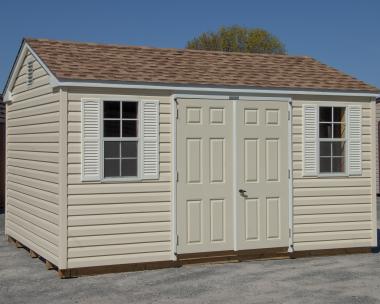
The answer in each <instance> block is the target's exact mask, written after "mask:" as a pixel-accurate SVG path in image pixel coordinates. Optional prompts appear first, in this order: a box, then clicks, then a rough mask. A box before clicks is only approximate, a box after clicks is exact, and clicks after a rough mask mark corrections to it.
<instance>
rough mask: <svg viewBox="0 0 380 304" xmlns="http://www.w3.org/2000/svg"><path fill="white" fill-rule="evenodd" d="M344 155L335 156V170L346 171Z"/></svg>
mask: <svg viewBox="0 0 380 304" xmlns="http://www.w3.org/2000/svg"><path fill="white" fill-rule="evenodd" d="M344 171H345V170H344V157H334V158H333V172H337V173H338V172H344Z"/></svg>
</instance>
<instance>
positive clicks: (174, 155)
mask: <svg viewBox="0 0 380 304" xmlns="http://www.w3.org/2000/svg"><path fill="white" fill-rule="evenodd" d="M177 98H183V99H211V100H217V99H219V100H229V99H231V102H232V103H233V134H232V140H233V143H234V147H233V151H232V153H233V168H234V170H233V189H232V191H234V193H235V195H233V209H234V219H233V220H234V250H235V251H236V250H237V221H236V215H237V214H236V213H237V210H236V207H237V197H238V194H237V193H238V191H237V190H238V189H237V171H236V161H237V160H236V155H237V154H236V153H237V150H236V149H237V147H236V139H237V138H236V126H237V120H236V105H237V102H238V101H239V100H244V101H259V100H261V101H263V100H265V101H277V102H278V101H283V102H287V103H288V111H289V114H288V115H290V117H289V119H288V170H289V178H288V187H289V193H288V206H289V210H288V217H289V248H288V251H289V252H294V248H293V157H292V151H293V149H292V133H293V132H292V120H293V119H292V118H293V117H292V116H293V113H292V98H289V97H257V96H234V98H230V96H225V95H193V94H173V95H171V99H170V100H171V110H172V113H171V118H172V122H173V126H172V195H171V199H172V213H171V231H172V233H171V238H172V242H171V258H172V260H173V261H176V260H177V109H178V102H177Z"/></svg>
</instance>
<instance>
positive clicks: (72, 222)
mask: <svg viewBox="0 0 380 304" xmlns="http://www.w3.org/2000/svg"><path fill="white" fill-rule="evenodd" d="M117 95H122V96H124V99H125V98H126V96H128V97H127V98H128V100H159V101H160V147H159V148H160V166H159V167H160V176H159V180H145V181H121V182H108V181H107V182H82V181H81V154H80V153H81V121H80V119H81V113H80V109H81V99H82V98H94V97H95V98H100V99H107V98H111V99H113V100H117V99H118V98H121V99H123V98H122V97H120V96H119V97H118V96H117ZM68 102H69V103H68V268H76V267H88V266H99V265H112V264H127V263H139V262H152V261H163V260H165V261H166V260H170V259H171V187H172V184H171V103H170V98H169V97H168V95H167V96H157V95H154V96H152V93H150V92H148V94H147V92H135V93H134V92H131V91H126V90H121V91H116V90H93V93H91V92H89V90H86V91H80V90H76V91H74V90H70V91H69V93H68ZM140 105H141V104H140Z"/></svg>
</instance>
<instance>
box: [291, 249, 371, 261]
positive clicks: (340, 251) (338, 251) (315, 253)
mask: <svg viewBox="0 0 380 304" xmlns="http://www.w3.org/2000/svg"><path fill="white" fill-rule="evenodd" d="M371 252H374V248H371V247H358V248H342V249H322V250H307V251H297V252H293V253H291V258H304V257H315V256H332V255H345V254H357V253H371Z"/></svg>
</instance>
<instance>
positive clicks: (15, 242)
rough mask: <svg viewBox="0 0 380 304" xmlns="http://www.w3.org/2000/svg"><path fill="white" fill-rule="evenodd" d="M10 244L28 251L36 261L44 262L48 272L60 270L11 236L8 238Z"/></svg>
mask: <svg viewBox="0 0 380 304" xmlns="http://www.w3.org/2000/svg"><path fill="white" fill-rule="evenodd" d="M8 242H9V243H11V244H14V245H15V246H16V248H24V249H25V250H26V251H28V252H29V255H30V256H31V257H32V258H34V259H36V258H38V259H40V260H42V261H44V262H45V266H46V269H47V270H51V269H58V267H57V266H55V265H54V264H53V263H51V262H50V261H48V260H46V259H45V258H44V257H42V256H40V255H39V254H38V253H36V252H35V251H33V250H32V249H30V248H28V247H26V246H24V245H23V244H21V243H20V242H19V241H17V240H16V239H14V238H12V237H11V236H8Z"/></svg>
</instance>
